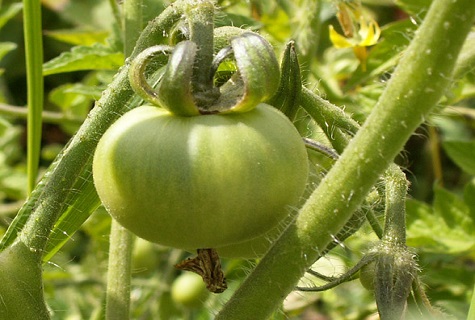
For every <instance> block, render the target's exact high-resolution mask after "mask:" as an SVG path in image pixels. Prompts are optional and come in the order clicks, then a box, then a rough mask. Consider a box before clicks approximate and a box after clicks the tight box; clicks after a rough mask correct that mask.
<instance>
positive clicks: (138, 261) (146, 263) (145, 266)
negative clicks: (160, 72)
mask: <svg viewBox="0 0 475 320" xmlns="http://www.w3.org/2000/svg"><path fill="white" fill-rule="evenodd" d="M155 246H156V244H154V243H151V242H149V241H147V240H144V239H141V238H136V240H135V244H134V250H133V251H132V272H133V274H134V275H135V276H147V275H149V274H150V273H152V272H153V271H154V270H155V269H157V266H158V263H159V259H158V255H157V252H156V249H155Z"/></svg>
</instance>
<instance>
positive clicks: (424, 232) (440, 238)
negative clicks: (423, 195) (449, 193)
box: [406, 199, 475, 254]
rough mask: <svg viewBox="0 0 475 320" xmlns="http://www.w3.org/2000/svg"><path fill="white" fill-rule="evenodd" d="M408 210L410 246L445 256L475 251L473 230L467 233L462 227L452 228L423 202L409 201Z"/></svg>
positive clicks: (408, 238) (408, 240)
mask: <svg viewBox="0 0 475 320" xmlns="http://www.w3.org/2000/svg"><path fill="white" fill-rule="evenodd" d="M406 210H407V217H408V228H407V236H408V237H407V244H408V245H409V246H411V247H416V248H420V249H423V250H424V251H426V252H434V253H443V254H468V253H469V252H473V250H475V237H474V236H473V229H472V231H470V232H468V233H467V232H466V231H465V230H464V229H462V227H460V226H455V227H453V228H452V227H451V226H449V225H448V224H447V221H446V220H445V217H442V216H440V215H439V214H437V213H436V212H435V211H434V210H433V208H432V207H431V206H430V205H428V204H425V203H423V202H421V201H417V200H412V199H409V200H407V202H406ZM449 223H450V222H449Z"/></svg>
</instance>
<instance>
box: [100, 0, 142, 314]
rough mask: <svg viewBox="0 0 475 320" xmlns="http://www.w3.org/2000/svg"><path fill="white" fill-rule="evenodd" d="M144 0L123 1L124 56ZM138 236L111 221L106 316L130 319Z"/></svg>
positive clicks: (131, 43) (137, 29) (136, 29)
mask: <svg viewBox="0 0 475 320" xmlns="http://www.w3.org/2000/svg"><path fill="white" fill-rule="evenodd" d="M142 6H143V1H142V0H125V2H124V6H123V7H124V11H123V12H124V24H123V26H124V29H123V32H124V56H125V57H128V56H129V55H130V54H131V53H132V51H133V49H134V46H135V42H136V41H137V38H138V37H139V35H140V32H141V31H142ZM134 239H135V236H134V235H133V234H132V233H131V232H130V231H128V230H127V229H125V228H124V227H122V226H121V225H120V224H119V223H118V222H117V221H115V220H112V225H111V233H110V242H109V264H108V267H109V268H108V270H107V295H106V319H110V320H112V319H117V320H119V319H124V320H126V319H129V313H130V276H131V269H132V263H131V260H132V248H133V244H134Z"/></svg>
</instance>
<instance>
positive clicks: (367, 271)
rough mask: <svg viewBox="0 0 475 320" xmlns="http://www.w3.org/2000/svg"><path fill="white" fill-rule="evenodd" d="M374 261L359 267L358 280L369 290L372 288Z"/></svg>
mask: <svg viewBox="0 0 475 320" xmlns="http://www.w3.org/2000/svg"><path fill="white" fill-rule="evenodd" d="M375 268H376V263H375V262H374V261H373V262H370V263H369V264H367V265H365V266H364V267H363V268H361V269H360V282H361V284H362V285H363V287H365V288H366V289H367V290H369V291H373V290H374V282H375V280H376V279H375V277H376V270H375Z"/></svg>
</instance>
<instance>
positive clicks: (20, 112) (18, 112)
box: [0, 103, 84, 125]
mask: <svg viewBox="0 0 475 320" xmlns="http://www.w3.org/2000/svg"><path fill="white" fill-rule="evenodd" d="M0 114H2V115H4V116H10V117H15V118H20V119H26V118H27V117H28V109H27V108H25V107H19V106H12V105H8V104H3V103H0ZM41 118H42V120H43V122H46V123H52V124H76V125H78V124H81V123H83V122H84V118H79V117H69V116H67V115H65V114H63V113H59V112H52V111H43V112H42V113H41Z"/></svg>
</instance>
